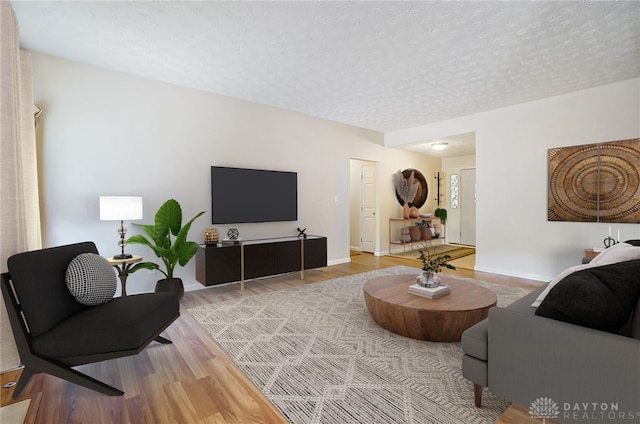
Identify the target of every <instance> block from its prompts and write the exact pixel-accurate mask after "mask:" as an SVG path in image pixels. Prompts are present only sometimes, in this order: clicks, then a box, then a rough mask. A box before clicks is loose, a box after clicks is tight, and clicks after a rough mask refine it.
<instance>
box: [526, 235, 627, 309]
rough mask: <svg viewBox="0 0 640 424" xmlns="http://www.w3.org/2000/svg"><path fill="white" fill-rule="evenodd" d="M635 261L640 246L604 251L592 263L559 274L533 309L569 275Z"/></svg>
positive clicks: (534, 303)
mask: <svg viewBox="0 0 640 424" xmlns="http://www.w3.org/2000/svg"><path fill="white" fill-rule="evenodd" d="M633 259H640V246H634V245H632V244H629V243H618V244H614V245H613V246H611V247H609V248H608V249H605V250H603V251H602V252H600V253H599V254H598V256H596V257H595V258H593V259H592V260H591V262H589V263H587V264H582V265H575V266H572V267H570V268H567V269H565V270H564V271H562V272H561V273H560V274H558V275H557V276H556V277H555V278H554V279H553V280H551V281H550V282H549V285H548V286H547V288H545V289H544V291H543V292H542V293H540V296H538V298H537V299H536V300H535V302H533V303H532V304H531V306H532V307H534V308H537V307H538V306H540V304H541V303H542V301H543V300H544V298H545V297H546V296H547V294H549V292H550V291H551V289H552V288H553V286H555V285H556V284H558V283H559V282H560V281H562V280H563V279H564V278H565V277H566V276H567V275H569V274H572V273H574V272H576V271H580V270H582V269H587V268H594V267H596V266H602V265H610V264H615V263H618V262H624V261H630V260H633Z"/></svg>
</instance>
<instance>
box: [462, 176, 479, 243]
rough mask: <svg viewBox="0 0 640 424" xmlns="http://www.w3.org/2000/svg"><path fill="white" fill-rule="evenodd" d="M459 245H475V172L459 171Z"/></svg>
mask: <svg viewBox="0 0 640 424" xmlns="http://www.w3.org/2000/svg"><path fill="white" fill-rule="evenodd" d="M460 244H466V245H469V246H475V245H476V170H475V169H463V170H461V171H460Z"/></svg>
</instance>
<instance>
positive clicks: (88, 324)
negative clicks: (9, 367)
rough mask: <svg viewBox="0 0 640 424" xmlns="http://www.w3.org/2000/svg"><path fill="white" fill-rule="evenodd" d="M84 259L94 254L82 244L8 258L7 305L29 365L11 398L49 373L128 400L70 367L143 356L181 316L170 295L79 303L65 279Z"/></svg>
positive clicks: (90, 245) (4, 279) (3, 284)
mask: <svg viewBox="0 0 640 424" xmlns="http://www.w3.org/2000/svg"><path fill="white" fill-rule="evenodd" d="M81 253H94V254H97V253H98V250H97V249H96V246H95V244H93V243H92V242H84V243H77V244H71V245H66V246H60V247H53V248H48V249H42V250H36V251H32V252H25V253H20V254H17V255H14V256H11V257H10V258H9V259H8V260H7V265H8V269H9V272H8V273H3V274H2V276H1V287H2V295H3V298H4V302H5V304H6V306H7V313H8V315H9V321H10V323H11V328H12V330H13V335H14V338H15V340H16V345H17V347H18V353H19V354H20V360H21V362H22V365H24V370H23V372H22V375H21V377H20V379H19V381H18V384H17V385H16V389H15V391H14V394H13V397H18V396H20V394H21V393H22V391H23V390H24V388H25V387H26V385H27V384H28V382H29V380H30V379H31V377H32V376H33V375H35V374H37V373H41V372H44V373H47V374H51V375H53V376H56V377H59V378H62V379H64V380H67V381H70V382H72V383H75V384H79V385H81V386H84V387H87V388H89V389H92V390H96V391H98V392H100V393H104V394H107V395H109V396H121V395H123V394H124V392H122V391H121V390H119V389H116V388H115V387H112V386H109V385H107V384H105V383H103V382H101V381H98V380H96V379H94V378H92V377H90V376H88V375H86V374H83V373H80V372H79V371H77V370H75V369H73V368H72V367H74V366H77V365H82V364H89V363H93V362H100V361H105V360H109V359H114V358H120V357H124V356H130V355H136V354H138V353H140V352H141V351H142V350H143V349H144V348H145V347H146V346H147V345H148V344H149V343H151V342H152V341H154V340H155V341H158V342H160V343H171V341H169V340H167V339H165V338H163V337H161V336H160V333H162V332H163V331H164V330H165V329H166V328H167V327H168V326H169V325H170V324H171V323H172V322H173V321H174V320H176V319H177V318H178V317H179V316H180V305H179V300H178V297H177V296H176V295H175V294H173V293H145V294H138V295H133V296H126V297H118V298H114V299H113V300H110V301H108V302H107V303H104V304H101V305H97V306H86V305H83V304H81V303H78V302H77V301H76V298H74V296H73V295H72V294H71V293H70V292H69V290H68V289H67V285H66V282H65V275H66V270H67V266H68V265H69V263H70V262H71V261H72V260H73V259H74V258H75V257H76V256H78V255H79V254H81Z"/></svg>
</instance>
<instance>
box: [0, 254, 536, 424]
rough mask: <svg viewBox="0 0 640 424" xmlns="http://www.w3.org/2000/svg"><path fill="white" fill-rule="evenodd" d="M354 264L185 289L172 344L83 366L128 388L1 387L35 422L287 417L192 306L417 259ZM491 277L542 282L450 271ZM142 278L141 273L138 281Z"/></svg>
mask: <svg viewBox="0 0 640 424" xmlns="http://www.w3.org/2000/svg"><path fill="white" fill-rule="evenodd" d="M351 259H352V261H351V262H350V263H347V264H340V265H334V266H330V267H325V268H320V269H315V270H307V271H306V272H305V279H304V280H300V274H299V273H290V274H287V275H282V276H277V277H272V278H266V279H261V280H255V281H248V282H247V283H246V286H245V290H244V291H240V288H239V287H240V286H239V284H231V285H227V286H223V287H210V288H207V289H204V290H199V291H193V292H187V293H185V296H184V298H183V299H182V302H181V309H182V311H181V316H180V318H178V320H177V321H175V322H174V323H173V324H172V325H171V326H170V327H169V328H168V329H167V331H166V332H165V333H163V336H165V337H167V338H169V339H170V340H172V341H173V344H171V345H161V344H158V343H152V344H151V345H150V346H149V347H147V349H146V350H144V351H143V352H142V353H141V354H139V355H137V356H130V357H127V358H119V359H115V360H111V361H105V362H101V363H97V364H89V365H83V366H80V367H77V368H78V370H80V371H81V372H83V373H86V374H88V375H90V376H92V377H94V378H97V379H98V380H101V381H104V382H106V383H108V384H112V385H114V386H116V387H118V388H120V389H122V390H124V392H125V394H124V396H120V397H109V396H105V395H102V394H100V393H97V392H94V391H91V390H88V389H85V388H84V387H80V386H77V385H74V384H71V383H68V382H66V381H63V380H60V379H58V378H56V377H52V376H49V375H45V374H38V375H36V376H35V377H33V378H32V381H31V383H30V384H29V385H28V386H27V388H26V389H25V391H24V393H23V395H22V396H21V397H20V398H18V399H16V400H13V399H11V395H12V389H11V388H2V392H1V395H2V396H1V400H2V405H3V406H4V405H7V404H8V403H11V402H14V401H17V400H21V399H27V398H32V399H37V400H38V401H37V402H31V403H32V405H35V408H37V410H35V411H33V410H30V411H29V416H30V417H31V418H30V420H29V421H30V422H34V423H46V424H53V423H84V424H94V423H95V424H106V423H153V424H162V423H242V424H245V423H286V422H287V421H286V420H285V419H284V418H283V417H282V416H281V415H280V413H279V412H278V410H277V409H276V408H275V407H274V406H273V405H272V404H271V403H270V402H269V401H268V400H267V399H266V398H265V397H264V396H263V395H262V393H261V392H260V391H259V390H258V389H257V388H256V387H255V386H253V384H252V383H251V382H250V381H249V380H248V379H247V377H245V375H244V374H243V373H242V372H241V371H240V370H239V369H238V368H237V367H236V365H235V364H234V363H233V362H232V361H231V360H230V359H229V358H228V357H227V356H226V355H225V354H224V352H222V350H221V349H220V348H219V347H218V346H217V344H216V343H215V341H214V340H213V339H212V338H211V337H210V336H209V334H208V333H206V331H205V330H204V329H203V328H202V327H200V325H199V324H198V323H197V322H196V321H195V320H194V319H193V318H192V317H191V316H190V315H189V313H188V312H187V309H189V308H191V307H194V306H198V305H207V304H212V303H216V302H223V301H225V300H229V299H233V298H237V297H241V296H253V295H260V294H261V293H265V292H269V291H272V290H281V289H285V288H289V287H295V286H299V285H302V284H313V283H315V282H318V281H324V280H329V279H334V278H339V277H343V276H346V275H352V274H358V273H361V272H367V271H372V270H376V269H381V268H387V267H391V266H396V265H409V266H416V262H414V261H407V260H403V259H400V258H395V257H388V256H386V257H375V256H373V255H371V254H367V253H358V254H354V255H353V256H352V258H351ZM448 272H451V273H453V274H456V275H460V276H463V277H469V278H477V279H481V280H484V281H487V282H493V283H501V284H508V285H513V286H519V287H532V286H538V285H540V284H541V283H540V282H537V281H531V280H525V279H520V278H512V277H506V276H500V275H495V274H486V273H480V272H475V271H473V270H469V269H461V268H459V269H458V270H457V271H448ZM131 284H135V278H134V279H133V280H132V281H131ZM16 374H19V371H17V372H12V373H5V374H3V375H2V383H3V384H4V383H6V382H7V381H10V380H11V379H15V378H17V376H16Z"/></svg>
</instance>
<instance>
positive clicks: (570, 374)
mask: <svg viewBox="0 0 640 424" xmlns="http://www.w3.org/2000/svg"><path fill="white" fill-rule="evenodd" d="M488 363H489V365H488V368H489V369H488V380H489V389H490V390H491V392H493V393H494V394H497V395H499V396H503V397H505V398H507V399H509V400H510V401H512V402H515V403H518V404H521V405H523V406H526V407H529V406H530V405H531V403H532V402H534V401H535V400H536V399H538V398H550V399H552V400H553V401H554V402H555V403H556V404H557V405H558V408H559V411H560V413H561V414H565V413H566V412H567V411H565V410H566V408H567V405H569V408H570V409H571V411H568V412H571V413H575V412H576V411H575V410H574V409H575V408H574V406H575V404H579V405H582V404H584V403H590V404H591V403H597V404H598V405H602V404H606V405H616V407H617V408H618V411H619V412H626V413H634V414H640V340H637V339H633V338H630V337H624V336H620V335H617V334H611V333H606V332H602V331H598V330H593V329H590V328H586V327H581V326H577V325H573V324H569V323H566V322H561V321H556V320H553V319H549V318H544V317H540V316H536V315H533V314H523V313H521V312H517V311H513V310H509V309H503V308H492V309H491V310H490V311H489V349H488ZM583 406H584V405H583ZM591 406H593V405H590V406H587V407H586V409H588V408H590V407H591ZM600 408H601V406H598V407H596V409H595V411H591V412H594V413H599V412H600ZM578 412H583V411H582V410H579V411H578ZM614 415H616V414H614ZM559 418H560V419H559V421H560V422H562V421H563V420H562V415H561V416H560V417H559ZM615 418H616V419H614V420H611V422H616V420H617V421H620V417H619V416H618V415H616V417H615ZM574 422H575V421H574ZM598 422H608V421H607V418H606V417H604V418H603V419H602V420H601V421H598Z"/></svg>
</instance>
